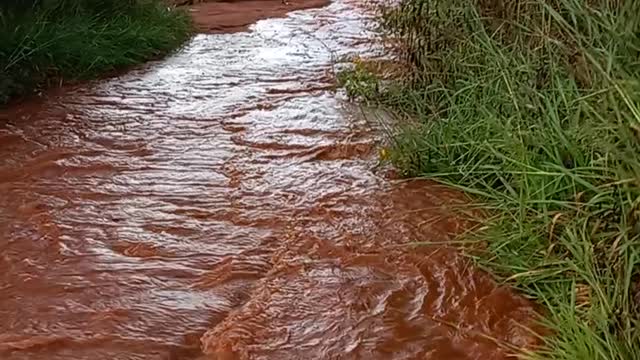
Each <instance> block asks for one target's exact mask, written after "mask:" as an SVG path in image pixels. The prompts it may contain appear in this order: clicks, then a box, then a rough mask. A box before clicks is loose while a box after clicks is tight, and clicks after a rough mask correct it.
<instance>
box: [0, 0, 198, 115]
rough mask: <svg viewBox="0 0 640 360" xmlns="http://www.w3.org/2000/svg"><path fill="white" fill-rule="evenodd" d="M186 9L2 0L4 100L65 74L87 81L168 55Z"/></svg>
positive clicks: (184, 25)
mask: <svg viewBox="0 0 640 360" xmlns="http://www.w3.org/2000/svg"><path fill="white" fill-rule="evenodd" d="M190 32H191V23H190V19H189V17H188V15H187V14H185V13H184V12H182V11H178V10H175V9H172V8H170V7H167V6H166V4H165V3H164V2H162V1H155V0H4V1H2V3H0V105H2V104H4V103H6V102H7V101H8V100H9V99H11V98H14V97H17V96H21V95H25V94H29V93H31V92H33V91H34V90H36V89H38V88H40V87H43V86H47V85H52V84H58V83H59V82H60V80H61V79H68V80H75V79H89V78H94V77H96V76H99V75H101V74H104V73H105V72H110V71H113V70H117V69H122V68H124V67H127V66H131V65H135V64H139V63H141V62H144V61H146V60H149V59H152V58H155V57H158V56H161V55H164V54H166V53H168V52H169V51H171V50H172V49H175V48H176V47H178V46H179V45H180V44H182V43H183V42H184V41H185V40H186V39H187V38H188V37H189V35H190Z"/></svg>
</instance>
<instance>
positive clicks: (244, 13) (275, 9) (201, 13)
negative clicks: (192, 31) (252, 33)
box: [190, 0, 331, 33]
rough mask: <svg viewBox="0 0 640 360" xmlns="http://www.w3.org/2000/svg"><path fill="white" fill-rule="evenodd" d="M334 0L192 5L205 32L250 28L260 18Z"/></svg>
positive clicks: (247, 0) (195, 18)
mask: <svg viewBox="0 0 640 360" xmlns="http://www.w3.org/2000/svg"><path fill="white" fill-rule="evenodd" d="M330 2H331V0H226V1H213V2H202V3H199V4H194V5H192V6H191V7H190V12H191V15H192V17H193V21H194V23H195V26H196V28H197V29H198V30H199V31H200V32H204V33H220V32H236V31H243V30H246V29H247V28H248V27H249V25H251V24H253V23H255V22H256V21H258V20H262V19H267V18H273V17H282V16H284V15H285V14H287V13H288V12H290V11H294V10H303V9H310V8H316V7H322V6H325V5H327V4H329V3H330Z"/></svg>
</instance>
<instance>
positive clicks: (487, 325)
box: [0, 0, 535, 360]
mask: <svg viewBox="0 0 640 360" xmlns="http://www.w3.org/2000/svg"><path fill="white" fill-rule="evenodd" d="M358 3H359V1H357V0H335V1H334V2H332V4H331V5H329V6H327V7H324V8H320V9H312V10H304V11H297V12H294V13H291V14H290V15H289V16H288V17H286V18H282V19H269V20H264V21H260V22H258V23H257V24H255V25H253V26H252V27H251V30H250V31H245V32H237V33H233V34H201V35H198V36H196V37H195V38H193V39H192V41H191V42H190V43H189V44H188V45H187V46H186V47H185V48H184V49H182V50H180V51H179V52H177V53H176V54H174V55H172V56H170V57H169V58H167V59H164V60H162V61H157V62H154V63H150V64H147V65H146V66H144V67H142V68H139V69H137V70H133V71H131V72H128V73H127V74H125V75H122V76H119V77H115V78H111V79H108V80H102V81H97V82H93V83H90V84H84V85H82V86H76V87H72V88H67V89H64V90H60V91H55V92H52V93H51V94H50V95H48V96H47V97H46V98H45V99H43V100H33V101H29V102H26V103H24V104H20V105H18V106H17V107H14V108H12V109H9V110H7V111H5V112H3V113H2V114H0V116H1V117H2V118H0V194H1V195H0V358H1V359H4V360H63V359H64V360H68V359H87V360H113V359H122V360H134V359H145V360H148V359H154V360H155V359H158V360H193V359H283V360H284V359H367V360H370V359H433V360H436V359H437V360H443V359H444V360H446V359H478V360H481V359H482V360H487V359H505V358H508V354H509V350H508V348H509V346H510V347H512V348H513V347H515V348H522V347H524V346H527V345H529V344H531V343H532V342H533V337H532V336H531V335H530V333H529V332H528V330H527V329H526V328H525V326H526V325H527V324H530V323H531V321H532V320H531V319H532V318H533V315H534V314H535V311H534V307H533V305H532V304H530V303H529V302H528V301H526V300H524V299H523V298H521V297H519V296H518V295H516V294H514V293H513V292H512V291H511V290H509V289H508V288H505V287H500V286H497V285H496V284H495V283H494V282H493V281H492V280H491V278H490V277H489V276H488V275H486V274H484V273H483V272H481V271H478V270H476V269H474V268H473V267H471V266H470V264H469V261H467V260H466V259H465V258H463V257H462V256H460V255H458V253H457V252H456V251H455V250H454V249H453V248H451V247H448V246H444V245H437V244H435V243H440V244H441V243H442V242H445V241H447V240H448V239H450V238H451V236H452V234H455V233H459V232H460V231H461V230H463V229H462V228H463V226H464V224H462V223H461V222H460V221H458V220H456V216H455V214H454V213H455V211H453V210H454V209H456V208H457V207H460V206H463V205H464V201H462V200H461V196H460V195H459V194H456V193H455V192H453V191H450V190H448V189H446V188H443V187H442V186H437V185H434V184H432V183H429V182H426V181H394V180H391V179H388V178H387V177H385V176H384V173H383V172H380V171H378V170H376V169H377V165H378V161H377V156H376V146H377V144H378V143H379V140H380V130H379V129H378V128H377V126H375V124H374V123H372V122H371V121H367V119H366V118H365V117H364V116H363V115H362V112H361V111H360V110H359V109H358V108H357V107H354V106H353V105H349V104H348V103H347V102H345V101H344V100H342V99H341V97H340V96H339V95H338V94H337V93H336V91H335V89H334V88H335V85H334V83H335V81H334V77H333V71H334V68H333V65H332V64H333V63H334V62H335V60H336V59H340V58H342V57H344V56H349V55H353V54H360V53H367V52H370V51H372V50H371V47H372V46H371V44H370V42H368V41H366V39H367V38H369V37H370V34H369V33H368V31H367V30H366V29H367V26H366V23H367V16H366V15H365V14H366V12H365V11H363V10H362V9H359V8H358V6H356V4H358ZM414 242H423V243H429V242H431V243H432V244H431V245H430V246H421V247H416V246H412V245H407V244H410V243H414Z"/></svg>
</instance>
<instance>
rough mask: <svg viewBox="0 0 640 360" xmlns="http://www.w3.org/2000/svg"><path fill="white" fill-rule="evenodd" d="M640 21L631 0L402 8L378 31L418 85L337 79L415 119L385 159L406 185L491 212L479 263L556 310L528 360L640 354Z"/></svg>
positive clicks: (488, 1)
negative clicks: (445, 193) (444, 188)
mask: <svg viewBox="0 0 640 360" xmlns="http://www.w3.org/2000/svg"><path fill="white" fill-rule="evenodd" d="M638 14H640V2H637V1H633V0H628V1H624V0H612V1H605V0H601V1H599V0H591V1H581V0H531V1H507V0H447V1H444V0H402V1H400V3H399V5H398V4H396V5H395V6H393V7H385V8H383V9H382V10H381V16H380V23H381V25H382V30H383V31H384V32H386V33H387V34H388V35H390V38H391V40H392V41H393V42H394V44H395V50H396V51H397V54H398V55H399V56H400V57H401V59H402V60H404V61H406V63H407V64H408V66H410V67H411V70H412V71H411V72H410V73H409V75H408V76H405V77H403V78H401V79H396V80H395V81H392V82H384V81H381V80H379V79H378V78H376V76H375V75H374V74H372V73H370V72H369V71H367V69H366V68H365V67H363V66H361V65H359V64H357V65H356V67H355V69H353V70H350V71H347V72H344V73H342V74H340V80H341V82H342V83H343V85H344V86H345V87H346V89H347V92H348V93H349V95H351V96H354V97H359V98H360V99H362V100H365V101H367V102H370V103H377V104H382V105H384V106H386V107H387V108H389V109H391V110H393V111H394V112H395V113H396V114H398V115H399V116H400V117H402V118H406V119H412V121H411V122H404V123H405V124H406V125H405V126H402V127H401V129H400V130H399V131H398V132H397V133H395V134H394V136H393V150H392V153H391V156H392V161H393V163H394V164H395V165H396V166H397V167H398V168H399V169H400V170H402V171H403V173H404V174H405V175H406V176H411V177H416V176H417V177H429V178H435V179H438V180H439V181H441V182H444V183H447V184H450V185H452V186H454V187H457V188H460V189H462V190H464V191H466V192H468V193H470V194H472V195H473V196H474V197H475V198H476V199H478V202H480V203H482V204H483V205H484V207H486V208H487V209H488V213H489V214H491V216H490V220H489V221H488V226H486V227H483V229H482V230H480V231H478V232H476V233H475V234H474V235H473V236H476V237H479V238H482V239H484V240H486V243H487V244H488V248H487V251H486V253H485V254H484V255H482V256H478V257H476V260H477V261H478V263H479V264H481V265H482V266H484V267H485V268H487V269H489V270H490V271H492V272H493V273H494V274H496V276H497V277H499V278H501V279H502V280H503V281H505V282H507V283H511V284H513V285H514V286H516V287H518V288H519V289H521V290H522V291H524V292H525V293H526V294H527V295H529V296H531V297H532V298H534V299H536V300H537V301H538V302H539V303H541V304H543V305H544V306H545V307H546V308H547V309H548V311H547V314H546V315H547V316H546V320H545V324H546V325H547V326H548V328H549V329H550V330H551V331H550V335H549V336H547V337H545V338H544V344H545V346H544V347H543V348H542V349H539V350H538V351H537V352H535V353H526V354H523V356H525V357H527V358H534V359H566V360H575V359H585V360H592V359H621V360H622V359H640V326H639V325H640V177H639V175H640V16H638ZM415 120H417V121H415ZM485 221H486V220H485Z"/></svg>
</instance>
